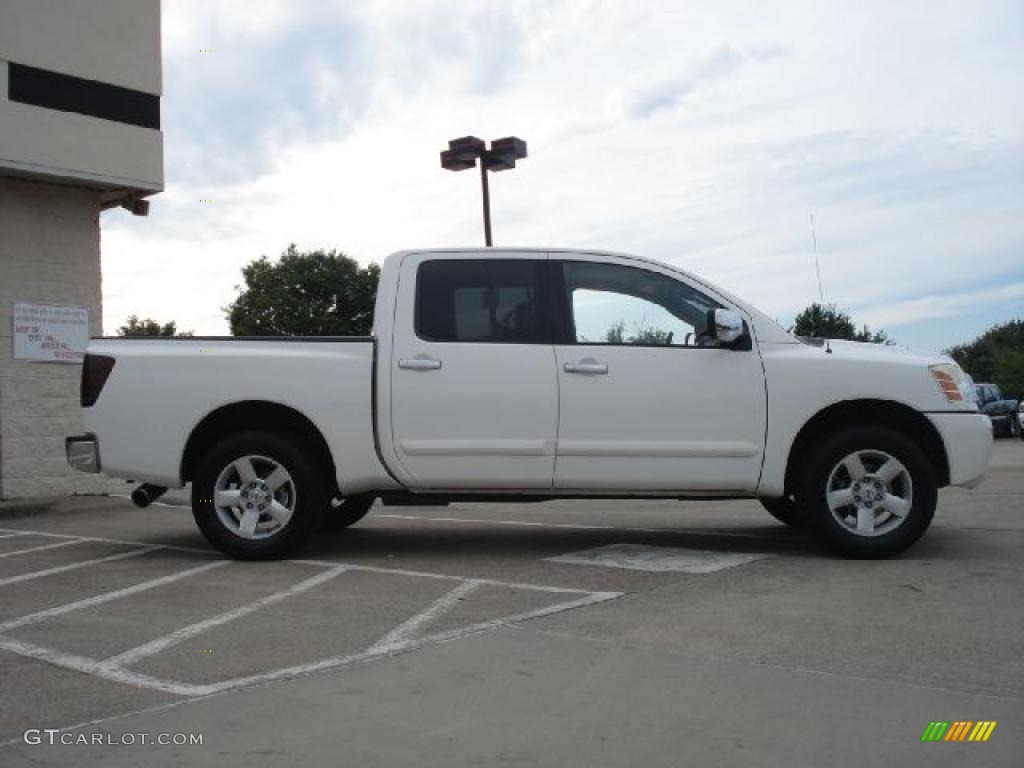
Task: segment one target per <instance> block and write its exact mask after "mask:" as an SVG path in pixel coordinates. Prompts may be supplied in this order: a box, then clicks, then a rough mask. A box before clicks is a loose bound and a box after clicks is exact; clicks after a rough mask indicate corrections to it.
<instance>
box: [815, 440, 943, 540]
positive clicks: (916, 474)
mask: <svg viewBox="0 0 1024 768" xmlns="http://www.w3.org/2000/svg"><path fill="white" fill-rule="evenodd" d="M937 498H938V493H937V484H936V481H935V473H934V471H933V470H932V467H931V464H930V463H929V461H928V458H927V457H926V456H925V454H924V452H923V451H921V449H920V448H918V447H917V445H916V444H915V443H913V442H912V441H911V440H908V439H907V438H906V437H904V436H903V435H902V434H900V433H899V432H896V431H893V430H891V429H886V428H884V427H857V428H852V429H847V430H844V431H842V432H840V433H839V434H837V435H835V436H834V437H832V438H831V439H828V440H826V441H825V443H824V444H823V445H822V446H821V449H820V450H816V451H814V452H813V453H812V454H811V457H810V463H809V465H808V466H807V468H806V471H805V472H804V473H803V477H802V480H801V483H800V486H799V492H798V494H797V503H798V504H799V505H800V507H801V508H802V510H803V512H804V515H803V517H804V519H805V520H806V521H807V524H808V527H809V528H810V529H811V530H812V531H813V532H814V533H815V534H816V535H817V536H818V538H819V539H820V540H821V541H822V542H824V543H825V544H826V545H827V546H828V547H829V548H830V549H832V550H834V551H836V552H838V553H839V554H841V555H844V556H846V557H854V558H881V557H890V556H892V555H896V554H899V553H900V552H902V551H904V550H905V549H907V548H908V547H909V546H910V545H911V544H913V543H914V542H915V541H917V540H918V539H919V538H921V535H922V534H923V533H924V532H925V530H927V528H928V526H929V525H930V524H931V521H932V517H933V516H934V514H935V505H936V501H937Z"/></svg>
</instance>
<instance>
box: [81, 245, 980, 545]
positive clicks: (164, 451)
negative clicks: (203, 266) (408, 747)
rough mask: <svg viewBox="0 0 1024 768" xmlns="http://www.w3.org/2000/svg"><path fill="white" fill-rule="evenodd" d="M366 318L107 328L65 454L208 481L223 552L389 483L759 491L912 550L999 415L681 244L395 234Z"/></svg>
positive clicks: (493, 491)
mask: <svg viewBox="0 0 1024 768" xmlns="http://www.w3.org/2000/svg"><path fill="white" fill-rule="evenodd" d="M375 311H376V315H375V318H374V323H375V325H374V329H373V335H372V336H370V337H364V338H348V337H344V338H333V337H332V338H288V337H284V338H272V339H271V338H220V337H218V338H182V339H161V340H157V339H116V340H115V339H96V340H94V341H92V343H91V344H90V345H89V349H88V354H87V355H86V358H85V363H84V366H83V372H82V406H83V409H84V418H85V424H86V428H87V430H88V434H85V435H81V436H76V437H70V438H68V440H67V454H68V461H69V462H70V463H71V465H72V466H74V467H76V468H78V469H80V470H83V471H89V472H100V471H102V472H105V473H106V474H107V475H110V476H112V477H121V478H130V479H133V480H136V481H141V482H143V483H144V485H142V486H141V487H139V488H138V489H137V490H136V492H135V494H134V498H135V500H136V503H139V504H140V505H144V504H146V503H148V502H149V501H151V500H152V499H153V498H155V497H156V496H157V495H159V494H160V493H162V492H163V491H165V490H166V489H167V488H168V487H174V488H181V487H183V486H185V485H186V484H187V483H191V484H192V508H193V513H194V515H195V519H196V522H197V523H198V525H199V528H200V529H201V530H202V532H203V534H205V536H206V537H207V538H208V539H209V541H210V542H211V543H212V544H213V545H214V546H216V547H217V548H219V549H220V550H222V551H223V552H225V553H227V554H228V555H231V556H234V557H238V558H246V559H261V558H270V557H278V556H281V555H283V554H284V553H287V552H291V551H293V550H294V549H295V548H296V547H298V546H299V545H301V544H302V543H303V542H305V541H307V540H308V539H309V538H310V537H311V536H312V535H313V534H314V533H315V532H316V531H317V530H319V529H320V528H321V527H322V526H324V525H333V526H335V527H344V526H346V525H350V524H352V523H354V522H356V521H357V520H359V519H360V518H361V517H362V516H363V515H365V514H366V512H367V510H368V509H369V508H370V506H371V505H372V503H373V501H374V500H375V499H377V498H382V499H383V500H384V502H385V503H390V504H403V503H407V504H412V503H424V501H426V502H428V503H447V502H449V501H452V500H459V499H464V500H465V499H472V500H476V501H480V500H488V499H493V500H501V501H509V500H510V499H520V500H524V501H530V500H533V501H536V500H545V499H551V498H557V497H576V498H579V497H593V498H622V497H630V498H636V497H652V498H666V497H667V498H679V499H685V498H701V499H708V498H722V499H735V498H757V499H760V500H761V502H762V503H763V504H764V506H765V507H766V508H767V509H768V511H769V512H771V513H772V514H773V515H775V517H777V518H778V519H780V520H781V521H783V522H785V523H787V524H790V525H797V526H806V527H807V528H808V529H810V530H812V531H813V532H814V534H815V535H816V536H817V537H818V538H819V539H820V540H821V541H822V542H824V543H825V544H826V545H828V546H829V547H830V548H831V549H833V550H834V551H837V552H839V553H841V554H843V555H847V556H852V557H883V556H888V555H892V554H895V553H898V552H900V551H902V550H904V549H906V548H907V547H908V546H910V545H911V544H912V543H913V542H915V541H916V540H917V539H918V538H919V537H920V536H921V535H922V533H924V531H925V529H927V527H928V525H929V523H930V522H931V520H932V515H933V513H934V511H935V505H936V497H937V490H938V489H939V488H941V487H944V486H949V485H958V486H967V487H973V486H975V485H977V483H978V482H980V480H981V478H982V476H983V474H984V473H985V470H986V468H987V464H988V460H989V456H990V453H991V450H992V429H991V425H990V424H989V420H988V418H987V417H985V416H983V415H981V414H979V413H978V408H977V404H976V401H975V392H974V387H973V386H972V383H971V381H970V378H969V377H968V376H966V375H965V374H964V373H963V372H962V371H961V370H960V369H959V368H958V367H957V366H956V365H955V364H954V363H953V361H952V360H949V359H948V358H944V357H932V356H920V355H915V354H911V353H909V352H903V351H898V350H896V349H895V348H892V347H880V346H877V345H872V344H856V343H850V342H832V343H831V344H827V345H813V344H810V343H805V342H803V341H801V340H800V339H797V338H796V337H794V336H792V335H790V334H789V333H787V332H786V331H785V330H783V329H782V328H781V327H779V325H778V324H776V323H775V322H774V321H773V320H771V319H770V318H768V317H766V316H765V315H763V314H762V313H760V312H758V311H757V310H756V309H754V308H753V307H751V306H749V305H747V304H746V303H744V302H742V301H740V300H739V299H737V298H736V297H734V296H732V295H730V294H729V293H727V292H726V291H723V290H722V289H720V288H717V287H715V286H714V285H712V284H711V283H708V282H707V281H705V280H702V279H700V278H698V277H695V276H693V275H691V274H689V273H687V272H684V271H682V270H680V269H677V268H675V267H672V266H668V265H665V264H659V263H657V262H653V261H649V260H646V259H641V258H637V257H634V256H627V255H623V254H615V253H603V252H583V251H563V250H554V249H498V248H489V249H474V250H429V251H422V250H421V251H402V252H399V253H396V254H394V255H392V256H390V257H389V258H388V259H387V260H386V261H385V262H384V264H383V268H382V272H381V279H380V285H379V288H378V294H377V303H376V310H375Z"/></svg>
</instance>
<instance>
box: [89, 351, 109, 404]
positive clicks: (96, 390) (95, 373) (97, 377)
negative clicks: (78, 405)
mask: <svg viewBox="0 0 1024 768" xmlns="http://www.w3.org/2000/svg"><path fill="white" fill-rule="evenodd" d="M112 370H114V358H112V357H107V356H106V355H89V354H86V356H85V360H83V361H82V407H83V408H88V407H89V406H90V405H92V404H93V403H95V402H96V398H98V397H99V396H100V392H102V391H103V385H104V384H106V383H107V377H108V376H109V375H110V372H111V371H112Z"/></svg>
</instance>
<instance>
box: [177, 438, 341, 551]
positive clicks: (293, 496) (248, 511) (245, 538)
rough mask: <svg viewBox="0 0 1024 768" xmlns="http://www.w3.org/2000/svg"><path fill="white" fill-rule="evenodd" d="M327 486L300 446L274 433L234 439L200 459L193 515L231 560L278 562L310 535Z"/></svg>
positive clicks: (321, 513) (321, 510)
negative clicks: (275, 559) (276, 560)
mask: <svg viewBox="0 0 1024 768" xmlns="http://www.w3.org/2000/svg"><path fill="white" fill-rule="evenodd" d="M328 499H329V496H328V493H327V483H326V481H325V478H324V477H323V475H322V473H321V472H319V471H318V469H317V466H316V463H315V462H312V461H310V460H309V458H308V456H307V455H306V452H305V451H304V450H303V445H302V443H301V442H300V441H299V440H298V439H297V438H295V437H293V436H291V435H289V434H284V433H277V432H262V431H252V432H240V433H238V434H235V435H231V436H230V437H227V438H225V439H224V440H223V441H222V442H220V443H218V444H217V445H216V446H214V447H213V449H212V450H211V451H210V452H209V453H208V454H207V455H206V457H205V459H204V460H203V461H202V463H201V464H200V466H199V469H198V471H197V472H196V475H195V477H194V478H193V482H192V515H193V517H195V520H196V524H197V525H198V526H199V530H200V531H202V533H203V535H204V536H205V537H206V540H207V541H209V542H210V543H211V544H212V545H213V546H214V547H216V548H217V549H219V550H220V551H221V552H223V553H224V554H226V555H228V556H229V557H233V558H237V559H239V560H267V559H272V558H276V557H282V556H284V555H286V554H288V553H290V552H293V551H294V550H296V549H298V548H299V547H300V546H302V544H304V543H305V542H306V541H307V540H308V539H309V537H310V536H311V535H312V534H313V533H314V532H316V531H317V530H318V529H319V528H320V525H321V522H322V520H323V516H324V511H325V509H326V507H327V505H328Z"/></svg>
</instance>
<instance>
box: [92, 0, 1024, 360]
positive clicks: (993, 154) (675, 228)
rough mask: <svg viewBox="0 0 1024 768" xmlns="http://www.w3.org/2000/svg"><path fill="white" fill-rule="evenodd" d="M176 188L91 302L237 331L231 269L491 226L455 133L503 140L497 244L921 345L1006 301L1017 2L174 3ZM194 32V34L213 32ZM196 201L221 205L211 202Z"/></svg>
mask: <svg viewBox="0 0 1024 768" xmlns="http://www.w3.org/2000/svg"><path fill="white" fill-rule="evenodd" d="M163 6H164V19H163V45H164V51H163V56H164V99H163V125H164V131H165V162H166V191H165V192H164V193H163V194H161V195H159V196H157V197H156V198H154V200H153V205H152V210H151V213H150V216H149V217H148V218H135V217H131V216H129V215H128V214H127V213H125V212H123V211H112V212H108V213H106V214H104V219H103V260H104V265H103V266H104V298H105V308H104V322H105V324H106V329H107V331H108V332H111V331H113V330H114V329H116V327H117V326H118V325H120V323H121V322H122V321H123V320H124V318H125V316H126V315H128V314H129V313H139V314H141V315H150V316H153V317H155V318H157V319H159V320H161V321H166V320H172V319H173V320H175V321H177V322H178V324H179V327H183V328H185V329H191V330H194V331H196V332H199V333H210V334H215V333H226V332H227V323H226V321H225V319H224V314H223V312H222V311H221V310H222V307H224V306H225V305H226V304H227V303H228V302H229V301H230V300H231V299H232V298H233V296H234V295H235V287H236V286H237V285H238V283H239V282H240V281H241V274H240V270H241V267H242V266H243V265H244V264H245V263H247V262H248V261H250V260H252V259H254V258H257V257H259V256H261V255H264V254H265V255H268V256H272V257H273V256H276V255H278V254H280V252H281V251H283V250H284V248H285V247H286V246H287V245H288V243H290V242H294V243H296V244H297V245H298V246H299V247H300V248H337V249H340V250H343V251H345V252H347V253H348V254H350V255H352V256H353V257H355V258H357V259H358V260H359V261H361V262H364V263H365V262H369V261H380V260H382V259H383V258H384V257H385V256H386V255H387V254H388V253H390V252H392V251H394V250H398V249H401V248H409V247H419V246H452V245H476V244H479V243H480V242H481V241H482V233H481V226H480V217H479V185H478V181H477V179H476V178H475V177H473V176H472V175H470V174H466V173H464V174H453V173H448V172H446V171H443V170H441V168H440V167H439V163H438V151H439V150H440V149H442V148H443V147H444V146H445V144H446V142H447V140H448V139H450V138H454V137H456V136H462V135H467V134H474V135H477V136H481V137H484V138H498V137H500V136H506V135H517V136H520V137H522V138H524V139H526V140H527V141H528V143H529V149H530V157H529V158H528V159H527V160H526V161H525V162H523V163H522V164H521V165H520V167H519V168H517V169H516V170H515V171H512V172H510V173H505V174H498V175H495V176H494V177H493V178H492V199H493V205H494V228H495V242H496V244H499V245H545V246H565V247H589V248H606V249H614V250H622V251H628V252H634V253H638V254H641V255H645V256H650V257H654V258H657V259H661V260H664V261H668V262H672V263H674V264H677V265H679V266H682V267H684V268H686V269H689V270H691V271H694V272H697V273H701V274H703V275H705V276H707V277H709V278H710V279H712V280H714V281H716V282H718V283H720V284H721V285H723V286H724V287H725V288H727V289H730V290H732V291H734V292H735V293H737V294H739V295H741V296H744V297H745V298H747V299H748V300H749V301H751V302H752V303H753V304H755V305H757V306H758V307H760V308H761V309H763V310H764V311H766V312H768V313H769V314H771V315H772V316H774V317H777V318H779V320H780V321H781V322H783V323H784V324H788V323H789V322H791V321H792V318H793V316H794V314H795V313H796V312H798V311H799V310H800V309H801V308H803V307H804V306H806V305H807V304H808V303H809V302H811V301H812V300H815V299H816V298H817V292H818V289H817V285H816V281H815V277H814V261H813V254H812V250H811V233H810V225H809V217H810V215H811V213H813V215H814V219H815V223H816V230H817V239H818V252H819V257H820V261H821V273H822V279H823V283H824V290H825V298H826V300H827V301H830V302H835V303H836V304H838V305H839V306H840V307H841V308H843V309H845V310H847V311H849V312H851V313H852V314H853V315H854V318H855V319H856V320H857V321H859V322H866V323H868V324H869V325H871V326H872V327H881V328H884V329H885V330H887V331H888V332H889V333H890V335H891V336H893V337H895V338H896V339H897V341H899V342H901V343H904V344H908V345H911V346H916V347H920V348H923V349H932V350H937V349H941V348H943V347H946V346H948V345H950V344H953V343H957V342H960V341H963V340H967V339H970V338H973V337H974V336H975V335H976V334H977V333H979V332H980V331H982V330H984V329H985V328H986V327H988V326H989V325H991V324H994V323H996V322H1001V321H1004V320H1008V319H1011V318H1014V317H1024V87H1021V75H1022V73H1024V4H1022V3H1020V2H1019V0H1010V1H1009V2H987V1H985V0H978V2H971V3H965V2H941V1H937V0H929V1H928V2H919V3H918V2H898V3H892V2H865V1H864V0H860V1H858V2H849V3H840V2H829V3H822V2H808V3H760V2H753V1H750V2H739V3H733V2H727V1H726V2H721V1H720V2H715V3H708V2H683V1H682V0H665V1H664V2H655V1H654V0H651V1H650V2H645V1H644V0H632V1H631V2H625V0H565V1H564V2H558V1H556V0H546V1H543V2H541V1H540V0H537V1H534V0H521V1H518V0H502V2H496V1H495V0H486V1H485V0H479V1H477V0H452V1H450V2H439V1H436V0H356V1H355V2H351V1H349V2H333V1H332V2H329V1H328V0H260V2H258V3H252V2H242V1H241V0H164V2H163ZM205 49H210V50H211V51H212V52H210V53H205V52H203V51H204V50H205ZM202 200H210V201H211V202H201V201H202Z"/></svg>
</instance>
